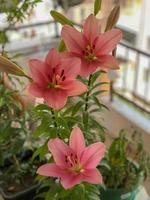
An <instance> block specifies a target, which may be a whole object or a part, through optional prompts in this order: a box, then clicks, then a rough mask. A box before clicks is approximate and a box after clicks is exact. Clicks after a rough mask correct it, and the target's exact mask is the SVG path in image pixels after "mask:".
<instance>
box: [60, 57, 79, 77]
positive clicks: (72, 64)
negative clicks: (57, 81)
mask: <svg viewBox="0 0 150 200" xmlns="http://www.w3.org/2000/svg"><path fill="white" fill-rule="evenodd" d="M80 67H81V60H80V59H79V58H74V57H71V58H66V59H63V60H62V63H61V65H60V69H59V70H60V71H62V70H64V75H65V76H66V77H67V79H68V78H75V77H76V76H77V75H79V72H80Z"/></svg>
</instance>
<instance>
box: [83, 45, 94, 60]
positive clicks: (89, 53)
mask: <svg viewBox="0 0 150 200" xmlns="http://www.w3.org/2000/svg"><path fill="white" fill-rule="evenodd" d="M94 49H95V45H93V46H92V45H88V46H87V47H86V48H85V50H83V54H84V58H85V59H86V60H88V61H95V60H97V57H96V55H95V52H94Z"/></svg>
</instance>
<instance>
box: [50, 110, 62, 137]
mask: <svg viewBox="0 0 150 200" xmlns="http://www.w3.org/2000/svg"><path fill="white" fill-rule="evenodd" d="M51 112H52V119H53V121H54V127H55V128H56V129H57V128H58V125H57V122H56V117H55V111H54V109H52V110H51ZM57 131H58V130H57ZM57 135H58V137H59V138H60V139H61V135H60V134H59V132H57Z"/></svg>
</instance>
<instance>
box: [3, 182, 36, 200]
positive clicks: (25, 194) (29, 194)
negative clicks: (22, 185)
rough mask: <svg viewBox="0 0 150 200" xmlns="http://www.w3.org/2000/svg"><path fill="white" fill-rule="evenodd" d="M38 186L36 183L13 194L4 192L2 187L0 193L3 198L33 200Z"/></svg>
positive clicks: (7, 199)
mask: <svg viewBox="0 0 150 200" xmlns="http://www.w3.org/2000/svg"><path fill="white" fill-rule="evenodd" d="M38 187H39V185H38V184H36V185H33V186H31V187H29V188H28V189H25V190H23V191H21V192H18V193H16V194H13V195H9V194H6V193H5V192H4V191H3V189H2V188H0V193H1V195H2V197H3V198H4V199H5V200H33V198H34V197H35V194H36V189H37V188H38Z"/></svg>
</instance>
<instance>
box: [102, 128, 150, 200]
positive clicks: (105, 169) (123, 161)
mask: <svg viewBox="0 0 150 200" xmlns="http://www.w3.org/2000/svg"><path fill="white" fill-rule="evenodd" d="M137 135H138V134H137V133H136V134H133V136H132V140H131V139H129V138H128V137H127V134H126V131H124V130H122V131H120V133H119V136H118V137H117V138H115V139H114V140H113V142H112V144H111V145H110V147H109V148H108V152H107V155H106V157H105V158H104V160H103V162H102V164H101V166H100V169H101V171H102V175H103V178H104V184H105V185H104V188H105V189H101V199H102V200H110V199H111V198H112V196H113V199H115V200H122V199H124V200H134V199H135V197H136V195H137V193H138V191H139V189H140V185H142V184H143V182H144V180H145V178H146V177H147V175H148V173H149V172H150V156H149V155H148V154H147V153H146V151H145V150H144V147H143V142H142V140H141V139H140V140H139V137H137Z"/></svg>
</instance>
